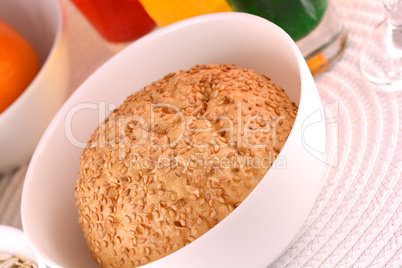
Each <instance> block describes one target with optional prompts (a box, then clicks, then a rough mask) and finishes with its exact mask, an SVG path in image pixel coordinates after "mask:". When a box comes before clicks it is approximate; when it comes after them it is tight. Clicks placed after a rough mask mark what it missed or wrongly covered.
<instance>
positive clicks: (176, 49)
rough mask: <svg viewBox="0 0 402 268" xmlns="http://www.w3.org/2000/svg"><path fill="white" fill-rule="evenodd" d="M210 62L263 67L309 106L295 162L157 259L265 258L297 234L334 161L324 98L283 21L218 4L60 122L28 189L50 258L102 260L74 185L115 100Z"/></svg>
mask: <svg viewBox="0 0 402 268" xmlns="http://www.w3.org/2000/svg"><path fill="white" fill-rule="evenodd" d="M208 63H231V64H232V63H233V64H236V65H238V66H242V67H247V68H253V69H255V70H257V71H258V72H259V73H262V74H266V75H268V76H269V77H270V78H271V79H272V81H274V82H275V83H277V84H278V85H280V86H281V87H283V88H284V89H285V91H286V92H287V94H288V95H289V96H290V98H291V100H293V101H294V102H296V103H297V104H298V105H299V111H298V114H297V117H296V121H295V124H294V127H293V129H292V131H291V134H290V136H289V138H288V140H287V142H286V144H285V146H284V148H283V150H282V152H281V154H280V156H279V157H280V158H281V161H282V162H283V161H285V166H283V163H279V164H280V166H278V165H276V163H277V162H275V163H274V165H273V166H274V167H275V166H278V167H277V168H271V169H270V170H269V172H268V173H267V175H266V176H265V177H264V178H263V180H262V181H261V182H260V183H259V185H258V186H257V187H256V188H255V190H254V191H253V192H252V193H251V194H250V195H249V196H248V197H247V198H246V200H245V201H244V202H243V203H242V204H241V205H240V206H239V207H238V208H237V209H236V210H235V211H234V212H232V213H231V214H230V215H229V216H228V217H226V218H225V219H224V220H223V221H222V222H221V223H219V224H218V225H217V226H216V227H214V228H213V229H212V230H210V231H209V232H207V233H206V234H204V235H203V236H202V237H200V238H199V239H197V240H196V241H194V242H193V243H191V244H190V245H188V246H186V247H184V248H182V249H180V250H178V251H177V252H175V253H173V254H171V255H169V256H167V257H165V258H163V259H160V260H158V261H155V262H153V263H151V264H149V265H148V266H147V267H265V266H267V265H268V264H269V263H270V262H271V261H273V260H274V259H275V258H276V257H277V256H278V255H279V254H280V253H281V252H282V250H284V249H285V247H286V246H287V245H288V244H289V243H290V241H291V240H292V238H294V236H295V235H296V234H297V232H298V230H299V229H300V228H301V226H302V224H303V222H304V221H305V219H306V217H307V216H308V213H309V211H310V209H311V208H312V205H313V203H314V201H315V198H316V196H317V193H318V191H319V188H320V182H321V178H322V177H323V172H324V169H325V165H324V163H323V161H324V160H325V153H322V154H320V153H315V151H314V150H313V149H314V148H317V145H320V144H322V143H323V141H325V124H324V122H323V121H322V120H321V121H320V118H319V117H315V115H317V113H318V114H319V113H320V112H321V104H320V99H319V96H318V93H317V89H316V86H315V84H314V80H313V78H312V76H311V74H310V72H309V70H308V67H307V65H306V62H305V61H304V59H303V57H302V55H301V54H300V51H299V50H298V49H297V46H296V45H295V43H294V42H293V41H292V39H291V38H290V37H289V36H288V35H287V34H286V33H285V32H284V31H282V30H281V29H280V28H278V27H277V26H275V25H274V24H272V23H270V22H268V21H267V20H265V19H262V18H260V17H257V16H253V15H248V14H243V13H217V14H210V15H204V16H199V17H195V18H191V19H188V20H185V21H181V22H178V23H176V24H172V25H170V26H167V27H165V28H162V29H159V30H157V31H155V32H153V33H151V34H149V35H147V36H145V37H143V38H142V39H140V40H138V41H136V42H134V43H133V44H132V45H130V46H129V47H128V48H127V49H125V50H123V51H122V52H120V53H119V54H117V55H116V56H115V57H113V58H112V59H111V60H109V61H108V62H107V63H106V64H104V65H103V66H102V67H101V68H99V69H98V70H97V71H96V72H95V73H94V74H93V75H92V76H91V77H90V78H89V79H88V80H87V81H85V82H84V83H83V84H82V85H81V86H80V87H79V88H78V89H77V90H76V92H75V93H74V94H73V95H72V96H71V97H70V99H69V100H68V101H67V102H66V103H65V104H64V106H63V107H62V108H61V110H60V111H59V112H58V114H57V115H56V117H55V118H54V120H53V121H52V123H51V124H50V126H49V128H48V129H47V131H46V133H45V134H44V136H43V138H42V140H41V142H40V143H39V145H38V147H37V150H36V152H35V154H34V156H33V158H32V161H31V164H30V166H29V169H28V173H27V177H26V181H25V185H24V189H23V196H22V222H23V226H24V230H25V232H26V235H27V237H28V239H29V240H30V241H31V242H32V245H33V246H34V248H35V249H36V250H37V252H38V253H39V254H40V256H41V257H43V259H44V260H45V261H46V263H47V264H48V265H49V266H50V267H77V268H78V267H86V268H89V267H97V265H96V263H95V262H94V261H93V260H92V258H91V256H90V253H89V251H88V249H87V247H86V244H85V242H84V238H83V235H82V233H81V230H80V226H79V225H78V212H77V208H76V207H75V197H74V186H75V182H76V180H77V173H78V169H79V166H78V160H79V157H80V155H81V152H82V149H83V147H84V146H85V144H86V141H88V139H89V137H90V135H91V134H92V133H93V131H94V130H95V128H96V127H97V125H98V123H99V122H100V121H103V120H104V118H105V117H106V114H107V113H108V108H111V107H114V106H115V105H118V104H120V103H122V101H123V100H124V99H125V98H126V97H127V96H128V95H129V94H131V93H132V92H133V91H137V90H139V89H140V88H142V87H143V86H145V85H147V84H149V83H151V82H152V81H155V80H157V79H159V78H161V77H163V76H164V75H165V74H168V73H170V72H174V71H177V70H179V69H188V68H190V67H192V66H194V65H196V64H208ZM312 115H313V116H312ZM312 148H313V149H312ZM44 193H46V194H44Z"/></svg>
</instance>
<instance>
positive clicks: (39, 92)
mask: <svg viewBox="0 0 402 268" xmlns="http://www.w3.org/2000/svg"><path fill="white" fill-rule="evenodd" d="M0 18H1V19H2V20H4V21H6V22H7V23H8V24H10V25H11V26H13V27H14V28H15V29H17V30H18V31H19V32H20V33H21V34H22V35H23V36H24V37H25V38H26V39H27V40H28V41H29V42H30V43H31V44H32V46H33V47H34V49H35V51H36V52H37V54H38V56H39V59H40V62H41V64H42V67H41V70H40V71H39V73H38V74H37V76H36V77H35V79H34V80H33V81H32V83H31V84H30V85H29V86H28V88H27V89H26V90H25V91H24V92H23V93H22V94H21V96H19V98H18V99H17V100H16V101H14V103H13V104H11V105H10V106H9V107H8V108H7V109H6V110H5V111H3V112H2V113H0V172H2V171H6V170H9V169H12V168H14V167H16V166H18V165H19V164H21V163H24V162H27V161H28V160H29V158H30V157H31V156H32V153H33V152H34V150H35V147H36V145H37V144H38V142H39V140H40V137H41V136H42V134H43V132H44V131H45V130H46V127H47V125H48V124H49V122H50V121H51V119H52V118H53V116H54V115H55V114H56V112H57V110H58V109H59V108H60V107H61V105H62V104H63V102H64V101H65V100H66V98H67V90H68V83H67V77H68V71H67V57H66V53H65V50H66V47H65V46H66V44H65V40H64V37H63V35H62V29H63V25H64V23H63V15H62V10H61V6H60V3H59V1H58V0H35V1H26V0H1V1H0Z"/></svg>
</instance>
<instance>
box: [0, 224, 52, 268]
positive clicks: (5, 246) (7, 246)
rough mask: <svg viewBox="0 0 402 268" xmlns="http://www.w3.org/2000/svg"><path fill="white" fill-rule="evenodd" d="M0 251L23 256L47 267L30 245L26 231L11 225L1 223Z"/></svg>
mask: <svg viewBox="0 0 402 268" xmlns="http://www.w3.org/2000/svg"><path fill="white" fill-rule="evenodd" d="M0 253H6V254H10V255H13V256H17V257H21V258H23V259H24V260H27V261H31V262H34V263H36V264H37V265H38V267H39V268H45V267H46V265H45V264H44V263H43V262H41V261H39V259H38V258H37V256H36V255H35V253H34V251H33V250H32V248H31V247H30V246H29V243H28V240H27V239H26V237H25V235H24V232H22V231H21V230H20V229H17V228H14V227H11V226H6V225H0ZM0 266H1V265H0Z"/></svg>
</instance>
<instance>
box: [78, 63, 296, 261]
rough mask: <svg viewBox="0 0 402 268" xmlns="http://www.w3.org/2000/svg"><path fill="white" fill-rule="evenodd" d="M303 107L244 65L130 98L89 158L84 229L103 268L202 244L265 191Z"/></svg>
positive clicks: (193, 75) (200, 72)
mask: <svg viewBox="0 0 402 268" xmlns="http://www.w3.org/2000/svg"><path fill="white" fill-rule="evenodd" d="M296 113H297V107H296V106H295V105H294V104H292V103H291V102H290V100H289V98H288V97H287V95H286V94H285V93H284V91H283V90H282V89H280V88H279V87H278V86H276V85H275V84H273V83H271V82H270V80H269V78H267V77H265V76H263V75H260V74H257V73H256V72H255V71H253V70H250V69H242V68H239V67H237V66H234V65H226V64H224V65H220V64H210V65H207V66H204V65H203V66H198V65H197V66H195V67H193V68H191V69H190V70H188V71H182V70H180V71H178V72H177V73H172V74H169V75H167V76H165V77H164V78H163V79H160V80H159V81H157V82H154V83H152V84H151V85H148V86H146V87H145V88H143V89H141V90H140V91H138V92H136V93H134V94H132V95H131V96H129V97H128V98H127V99H126V100H125V101H124V103H123V104H122V105H121V106H120V107H118V109H116V110H115V111H113V112H112V113H111V115H110V116H109V117H108V118H107V119H106V120H105V122H104V123H102V124H100V125H99V127H98V129H97V130H96V131H95V133H94V134H93V135H92V136H91V138H90V142H89V146H88V147H87V148H86V149H85V150H84V152H83V154H82V157H81V159H80V172H79V177H78V181H77V183H76V199H77V206H78V211H79V223H80V225H81V228H82V230H83V233H84V236H85V239H86V241H87V244H88V247H89V249H90V251H91V253H92V255H93V257H94V259H96V260H97V261H98V263H99V264H100V265H101V266H103V267H133V266H139V265H143V264H146V263H148V262H151V261H154V260H157V259H159V258H161V257H163V256H166V255H168V254H170V253H172V252H174V251H176V250H177V249H179V248H181V247H183V246H185V245H187V244H189V243H190V242H192V241H194V240H195V239H197V238H198V237H200V236H201V235H203V234H204V233H205V232H207V231H208V230H209V229H211V228H212V227H213V226H215V225H216V224H217V223H218V222H220V221H221V220H222V219H223V218H225V217H226V216H227V215H228V214H229V213H230V212H231V211H233V210H234V209H235V208H236V207H237V206H238V205H239V204H240V203H241V202H242V201H243V200H244V199H245V198H246V197H247V195H248V194H249V193H250V192H251V191H252V190H253V189H254V188H255V186H256V185H257V184H258V182H259V181H260V180H261V179H262V177H263V176H264V175H265V173H266V172H267V170H268V169H269V167H270V166H271V164H272V162H273V161H274V160H275V159H276V157H277V155H278V154H279V152H280V150H281V148H282V147H283V145H284V143H285V141H286V139H287V137H288V135H289V132H290V130H291V127H292V125H293V122H294V119H295V116H296Z"/></svg>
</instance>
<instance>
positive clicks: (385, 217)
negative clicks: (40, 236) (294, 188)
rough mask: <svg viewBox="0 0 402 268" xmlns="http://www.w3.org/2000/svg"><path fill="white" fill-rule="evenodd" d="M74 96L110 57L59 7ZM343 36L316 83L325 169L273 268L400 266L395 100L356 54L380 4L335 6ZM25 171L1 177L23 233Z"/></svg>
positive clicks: (399, 99) (71, 11) (78, 18)
mask: <svg viewBox="0 0 402 268" xmlns="http://www.w3.org/2000/svg"><path fill="white" fill-rule="evenodd" d="M61 2H62V4H63V6H64V8H65V14H66V23H67V27H66V36H67V40H68V53H69V58H70V62H71V73H70V84H69V87H70V89H71V92H73V91H74V89H76V88H77V87H78V86H79V85H80V84H81V83H82V82H83V81H84V80H85V79H86V78H87V77H88V76H89V75H90V74H91V73H92V72H93V71H94V70H95V69H96V68H98V67H99V66H100V65H101V64H102V63H104V62H105V61H106V60H107V59H109V58H110V57H112V56H113V55H114V52H113V48H111V47H110V46H108V45H107V44H106V43H105V42H104V41H103V40H102V38H101V37H100V36H99V35H98V34H97V33H96V32H95V31H94V29H93V28H92V27H91V26H90V25H89V24H88V22H87V21H86V20H85V19H84V18H83V17H82V15H81V14H80V13H79V12H78V11H77V10H76V8H75V7H74V6H73V5H72V4H71V3H70V2H69V1H68V0H61ZM333 5H334V6H335V8H336V9H337V10H338V13H339V14H340V16H341V17H342V19H343V21H344V23H345V26H346V28H347V30H348V33H349V36H348V45H347V48H346V50H345V53H344V55H343V56H342V58H341V60H340V61H339V62H338V63H337V64H336V65H335V66H334V67H333V68H332V69H330V70H329V71H327V72H325V73H323V74H322V75H320V76H318V77H315V80H316V84H317V88H318V91H319V94H320V97H321V101H322V104H323V105H324V108H325V109H324V110H325V117H326V119H327V130H328V137H327V141H328V144H335V145H336V146H331V147H330V148H328V155H329V157H328V160H327V162H328V169H327V172H326V175H325V178H324V180H323V185H322V190H321V192H320V194H319V196H318V198H317V201H316V203H315V205H314V208H313V210H312V211H311V213H310V215H309V217H308V219H307V220H306V222H305V224H304V226H303V227H302V229H301V230H300V232H299V234H298V235H297V236H296V237H295V238H294V240H293V242H292V243H291V244H290V245H289V247H288V248H287V249H286V250H285V251H284V252H283V253H282V255H281V256H280V257H279V258H278V259H277V260H276V261H275V262H274V263H273V264H271V266H272V267H286V266H287V267H334V266H336V267H338V266H341V267H351V266H353V267H401V266H402V228H401V227H402V207H401V199H402V180H401V172H402V123H401V122H402V118H401V117H402V93H401V92H399V93H398V92H395V93H384V92H381V91H379V90H378V88H376V87H374V86H372V85H371V84H369V83H368V82H367V81H366V80H365V78H364V77H363V76H362V74H361V73H360V71H359V56H360V53H361V50H362V47H363V45H364V43H365V41H366V39H367V37H368V36H369V35H370V33H371V32H372V31H373V29H374V27H375V26H376V25H377V24H378V23H380V22H381V21H382V20H383V19H384V18H385V12H384V10H383V8H382V6H381V2H380V0H366V1H362V0H337V1H333ZM27 167H28V163H26V164H24V165H22V166H21V167H19V168H17V169H16V170H14V171H12V172H9V173H7V174H0V224H4V225H11V226H15V227H18V228H22V224H21V215H20V205H21V192H22V187H23V182H24V177H25V173H26V170H27Z"/></svg>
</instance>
